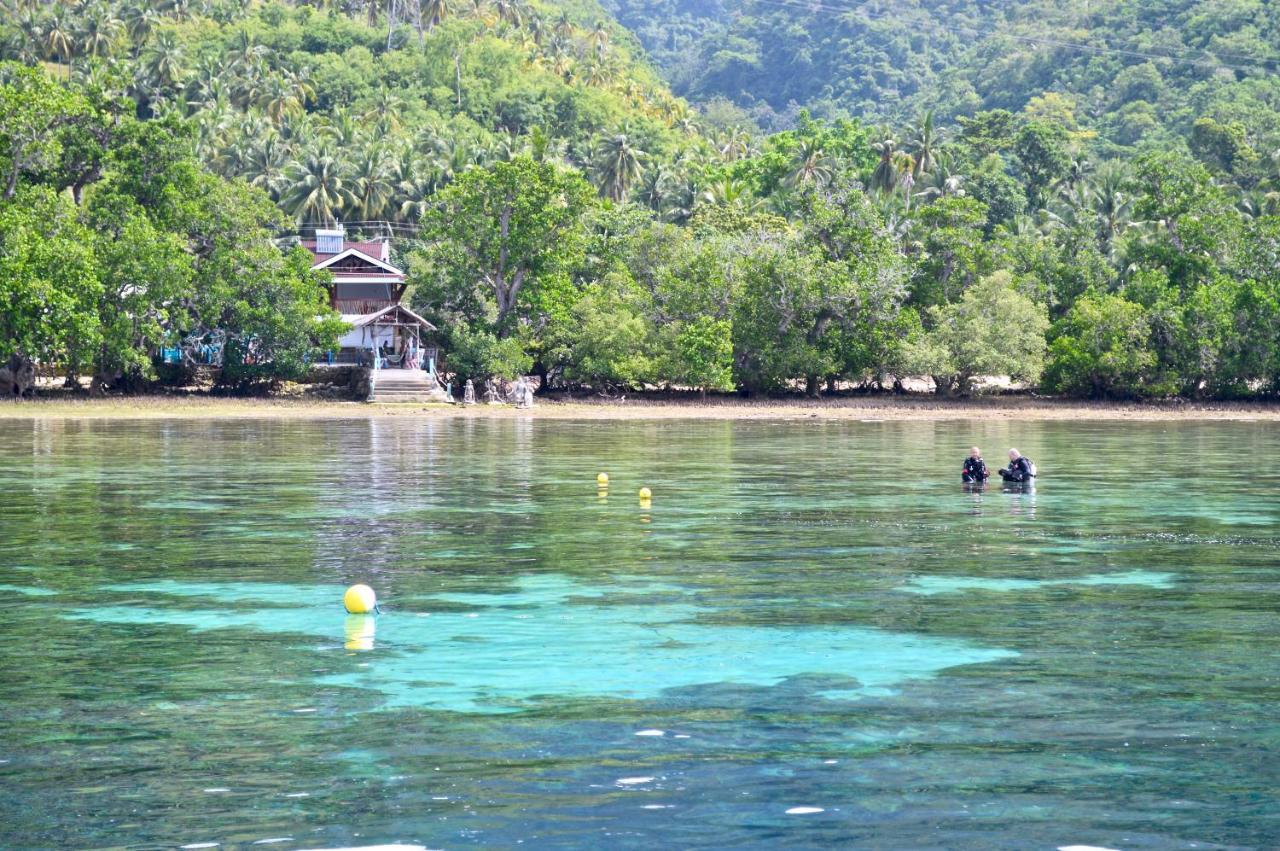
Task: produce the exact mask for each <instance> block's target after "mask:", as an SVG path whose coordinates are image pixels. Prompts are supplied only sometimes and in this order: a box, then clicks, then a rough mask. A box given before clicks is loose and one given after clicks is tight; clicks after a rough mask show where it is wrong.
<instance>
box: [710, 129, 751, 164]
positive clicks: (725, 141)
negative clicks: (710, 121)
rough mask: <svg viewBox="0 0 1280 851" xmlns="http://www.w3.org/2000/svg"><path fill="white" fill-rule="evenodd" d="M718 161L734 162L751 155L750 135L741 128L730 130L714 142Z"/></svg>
mask: <svg viewBox="0 0 1280 851" xmlns="http://www.w3.org/2000/svg"><path fill="white" fill-rule="evenodd" d="M716 150H717V152H718V153H719V154H720V159H722V160H724V161H725V162H727V163H731V162H735V161H737V160H740V159H743V158H745V157H748V156H750V155H751V134H750V133H748V132H747V131H746V130H743V129H742V128H741V127H735V128H734V129H733V130H730V131H729V132H728V133H726V134H725V135H724V136H723V137H721V138H720V140H719V141H717V142H716Z"/></svg>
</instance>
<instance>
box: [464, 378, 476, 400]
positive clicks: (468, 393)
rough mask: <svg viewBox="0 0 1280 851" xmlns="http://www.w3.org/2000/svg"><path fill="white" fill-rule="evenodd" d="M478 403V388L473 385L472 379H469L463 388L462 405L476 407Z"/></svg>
mask: <svg viewBox="0 0 1280 851" xmlns="http://www.w3.org/2000/svg"><path fill="white" fill-rule="evenodd" d="M475 403H476V386H475V384H473V383H471V379H470V378H468V379H467V383H466V384H464V385H463V386H462V404H464V405H474V404H475Z"/></svg>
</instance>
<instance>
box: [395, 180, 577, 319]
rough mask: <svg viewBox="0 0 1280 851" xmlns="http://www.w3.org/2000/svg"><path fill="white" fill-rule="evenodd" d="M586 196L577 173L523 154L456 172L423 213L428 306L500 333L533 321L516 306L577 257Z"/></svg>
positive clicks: (570, 265)
mask: <svg viewBox="0 0 1280 851" xmlns="http://www.w3.org/2000/svg"><path fill="white" fill-rule="evenodd" d="M591 198H592V192H591V187H590V186H588V185H587V182H586V181H585V180H584V179H583V178H582V176H581V175H579V174H576V173H574V172H570V171H567V170H565V169H563V168H561V167H559V166H556V165H554V164H551V163H545V162H543V163H540V162H535V161H534V160H532V159H530V158H528V157H517V158H515V159H513V160H511V161H510V162H503V163H495V164H494V165H492V166H490V167H489V168H485V169H472V170H471V171H468V172H465V173H463V174H462V175H461V176H460V177H459V178H458V179H457V180H456V181H454V183H452V184H451V185H450V186H449V187H448V188H446V189H445V190H444V191H442V192H441V193H440V194H439V196H438V198H437V201H436V203H435V204H434V205H433V207H432V209H431V210H430V211H429V212H428V213H427V215H426V216H424V217H423V222H422V237H423V239H424V240H425V241H428V242H430V243H433V245H432V247H431V248H430V249H428V251H427V252H426V257H427V262H426V264H425V265H424V266H423V267H420V269H422V271H423V272H425V277H427V278H428V286H427V287H426V288H424V290H423V292H424V294H425V295H426V297H427V298H429V299H430V301H429V302H428V306H429V307H430V308H432V309H434V310H436V311H440V310H444V311H449V310H450V309H451V308H452V309H454V310H456V311H457V312H459V313H460V314H461V315H460V316H459V318H460V319H461V320H463V321H466V322H469V323H472V324H476V323H479V324H481V325H482V326H483V325H489V326H490V327H492V329H493V330H495V331H496V333H497V334H498V335H499V336H503V337H505V336H508V335H510V334H511V333H512V332H513V331H514V330H515V327H516V324H517V323H518V322H521V321H524V322H527V321H532V320H533V318H534V317H532V316H531V315H529V313H528V312H527V311H525V310H523V309H522V306H523V305H526V304H527V303H528V302H529V300H530V299H531V298H534V297H536V294H537V290H538V289H539V288H540V287H545V286H549V285H552V284H553V283H554V282H555V281H556V280H557V275H559V274H562V273H564V272H565V271H566V270H570V269H573V268H574V267H575V266H576V265H577V264H579V263H581V262H582V261H583V259H584V245H585V231H584V228H583V226H582V215H583V213H584V212H585V211H586V209H587V208H588V206H589V205H590V204H591V203H592V200H591Z"/></svg>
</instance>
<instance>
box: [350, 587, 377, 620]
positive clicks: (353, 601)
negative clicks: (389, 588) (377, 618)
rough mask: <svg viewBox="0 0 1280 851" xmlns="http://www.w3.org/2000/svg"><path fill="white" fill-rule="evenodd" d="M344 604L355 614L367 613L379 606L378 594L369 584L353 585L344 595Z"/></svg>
mask: <svg viewBox="0 0 1280 851" xmlns="http://www.w3.org/2000/svg"><path fill="white" fill-rule="evenodd" d="M342 605H344V606H346V608H347V611H348V612H350V613H351V614H353V615H367V614H369V613H370V612H372V611H373V610H374V609H376V608H377V607H378V595H377V594H375V593H373V589H372V588H370V587H369V586H368V585H352V586H351V587H350V588H348V589H347V593H345V594H343V595H342Z"/></svg>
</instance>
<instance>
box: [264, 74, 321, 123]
mask: <svg viewBox="0 0 1280 851" xmlns="http://www.w3.org/2000/svg"><path fill="white" fill-rule="evenodd" d="M309 91H310V86H309V85H308V84H307V83H306V82H305V81H303V80H301V79H299V78H297V77H295V76H294V75H293V74H291V73H289V72H288V71H284V72H281V73H278V74H272V75H271V76H270V77H268V78H267V79H266V81H265V82H264V85H263V87H262V91H261V92H260V93H259V94H258V99H257V104H256V105H257V106H258V107H259V108H260V109H261V110H262V111H263V112H265V113H266V114H267V117H268V118H270V119H271V121H272V122H273V123H274V124H277V125H278V124H280V123H281V122H282V121H284V119H285V117H286V116H289V115H296V114H298V113H300V112H302V111H303V109H304V107H305V106H306V102H307V93H308V92H309Z"/></svg>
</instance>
